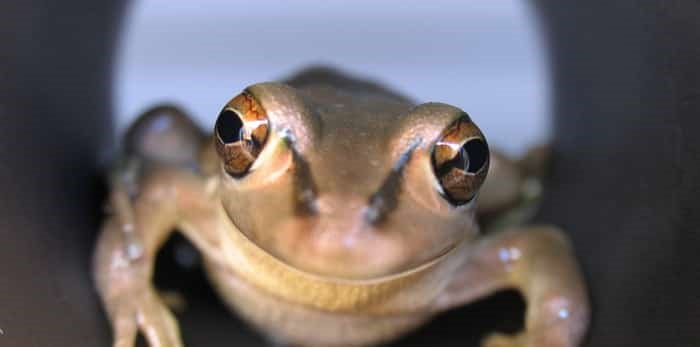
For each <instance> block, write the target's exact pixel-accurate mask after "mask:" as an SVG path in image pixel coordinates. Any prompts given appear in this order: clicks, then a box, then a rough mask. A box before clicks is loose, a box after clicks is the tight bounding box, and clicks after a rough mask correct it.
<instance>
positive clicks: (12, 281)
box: [0, 0, 126, 347]
mask: <svg viewBox="0 0 700 347" xmlns="http://www.w3.org/2000/svg"><path fill="white" fill-rule="evenodd" d="M125 7H126V6H125V2H122V1H99V2H91V1H50V0H43V1H42V0H28V1H3V2H0V44H2V49H0V163H2V169H0V192H1V194H2V196H1V197H0V283H1V284H0V329H2V334H0V346H26V347H32V346H107V345H109V339H108V337H109V333H108V329H107V325H106V321H105V320H104V318H102V317H103V313H102V311H101V309H100V308H99V305H98V299H97V296H96V295H95V291H94V289H93V287H92V281H91V279H90V271H89V268H90V255H91V252H92V247H93V244H94V237H95V235H96V231H97V226H98V219H99V216H100V215H101V213H102V212H101V208H100V207H101V205H102V204H101V201H102V199H103V195H102V193H103V189H102V187H101V183H100V182H101V178H100V175H101V172H100V168H99V165H100V163H99V161H100V155H101V153H105V152H106V151H107V150H108V148H109V146H111V141H112V121H111V112H112V100H111V97H112V95H111V94H112V93H111V81H112V78H111V77H112V63H113V60H114V56H115V54H114V50H115V43H116V42H117V40H116V38H117V34H118V29H119V27H120V23H121V20H122V18H123V13H124V10H125Z"/></svg>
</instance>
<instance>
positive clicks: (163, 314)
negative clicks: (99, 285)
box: [111, 290, 183, 347]
mask: <svg viewBox="0 0 700 347" xmlns="http://www.w3.org/2000/svg"><path fill="white" fill-rule="evenodd" d="M130 298H131V301H127V300H120V302H122V303H126V304H121V305H118V306H117V307H112V308H111V309H112V311H113V312H112V329H113V334H114V344H113V346H114V347H133V346H134V343H135V340H136V335H137V333H138V332H139V331H141V333H142V334H143V336H144V337H145V338H146V341H148V345H149V346H151V347H157V346H169V347H182V346H183V345H182V340H181V338H180V334H179V329H178V327H177V323H176V322H175V318H174V317H173V315H172V313H171V312H170V311H169V310H168V308H167V306H165V304H163V303H162V302H160V300H158V296H157V293H156V292H155V290H146V291H144V292H142V293H139V294H135V295H134V294H131V295H130Z"/></svg>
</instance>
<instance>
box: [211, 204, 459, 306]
mask: <svg viewBox="0 0 700 347" xmlns="http://www.w3.org/2000/svg"><path fill="white" fill-rule="evenodd" d="M220 209H221V218H222V219H223V220H224V221H225V222H224V224H225V225H226V227H225V228H223V229H222V230H226V231H227V234H228V235H226V237H223V239H224V240H227V241H225V242H223V243H222V249H223V251H224V254H225V257H227V259H226V263H227V264H229V265H230V266H228V267H229V268H230V269H232V270H231V271H233V272H234V273H235V275H236V276H238V277H240V278H242V279H244V280H246V281H248V282H250V283H251V284H253V285H255V286H256V287H258V288H259V289H261V290H263V291H265V292H267V293H268V294H271V295H273V296H275V297H278V298H281V299H284V300H286V301H289V302H292V303H296V304H300V305H304V306H308V307H312V308H315V309H319V310H323V311H331V312H347V313H364V314H392V313H398V311H401V312H411V311H418V310H424V309H425V307H427V306H429V305H430V304H431V303H432V302H433V300H434V299H435V298H436V297H437V295H438V294H439V293H441V292H442V291H443V290H444V288H445V287H446V285H447V281H446V279H448V278H450V277H451V276H449V275H448V273H452V272H453V271H454V270H455V269H456V267H457V266H458V265H459V261H445V260H446V259H451V258H455V257H453V256H452V255H454V254H455V253H457V252H455V250H456V249H461V248H462V247H460V245H461V244H462V243H463V242H458V243H457V244H456V245H455V246H453V247H452V248H450V249H449V250H447V251H445V252H444V253H443V254H441V255H440V256H438V257H436V258H435V259H433V260H431V261H430V262H427V263H425V264H422V265H419V266H417V267H415V268H412V269H409V270H406V271H403V272H400V273H397V274H393V275H388V276H383V277H379V278H373V279H361V280H354V279H343V278H333V277H326V276H321V275H317V274H313V273H309V272H305V271H303V270H301V269H298V268H296V267H293V266H291V265H289V264H287V263H285V262H283V261H282V260H280V259H279V258H277V257H275V256H273V255H272V254H270V253H268V252H267V251H265V250H264V249H262V248H261V247H260V246H258V245H257V244H256V243H254V242H253V241H251V240H250V239H249V238H248V237H247V236H246V235H245V234H243V233H242V232H240V231H239V230H238V228H237V227H236V226H235V225H234V224H233V223H232V222H231V220H230V218H229V217H228V214H227V213H226V211H225V210H224V208H223V207H221V208H220ZM230 231H233V232H230ZM416 292H419V295H411V293H416Z"/></svg>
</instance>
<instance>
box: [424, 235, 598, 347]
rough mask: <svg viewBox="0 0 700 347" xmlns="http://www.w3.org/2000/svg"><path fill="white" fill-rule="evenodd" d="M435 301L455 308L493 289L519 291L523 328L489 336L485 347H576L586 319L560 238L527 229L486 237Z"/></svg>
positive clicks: (582, 294) (578, 282)
mask: <svg viewBox="0 0 700 347" xmlns="http://www.w3.org/2000/svg"><path fill="white" fill-rule="evenodd" d="M471 252H472V253H470V255H469V256H468V258H467V260H466V262H465V264H464V265H463V267H462V269H461V270H460V272H459V274H458V275H457V276H456V278H455V280H454V282H453V283H452V284H451V285H450V286H449V287H448V290H447V291H446V293H445V294H444V295H443V296H442V297H441V298H440V300H439V301H438V306H440V307H441V308H443V309H444V308H449V307H455V306H459V305H462V304H465V303H467V302H470V301H473V300H475V299H477V298H479V297H483V296H486V295H488V294H491V293H493V292H495V291H497V290H501V289H507V288H514V289H517V290H519V291H520V292H521V293H522V295H523V297H524V298H525V301H526V303H527V312H526V317H525V329H524V331H523V332H521V333H520V334H518V335H516V336H506V335H503V334H493V335H491V336H488V337H487V338H486V339H485V340H484V341H483V343H482V345H483V346H485V347H501V346H502V347H506V346H508V347H510V346H533V347H535V346H553V347H554V346H556V347H559V346H572V347H573V346H579V345H580V344H581V341H582V339H583V336H584V334H585V330H586V327H587V326H588V321H589V308H588V297H587V292H586V287H585V285H584V282H583V278H582V276H581V273H580V270H579V267H578V264H577V263H576V260H575V258H574V255H573V252H572V249H571V247H570V245H569V243H568V241H567V239H566V237H565V235H564V234H563V233H562V232H561V231H560V230H558V229H556V228H554V227H549V226H532V227H524V228H518V229H511V230H508V231H504V232H500V233H496V234H493V235H488V236H486V237H485V238H484V239H483V240H482V241H480V243H478V244H477V245H476V246H475V248H474V249H473V250H471Z"/></svg>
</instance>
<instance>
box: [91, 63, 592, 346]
mask: <svg viewBox="0 0 700 347" xmlns="http://www.w3.org/2000/svg"><path fill="white" fill-rule="evenodd" d="M245 95H246V96H245V97H246V99H245V100H244V101H246V102H249V101H250V102H254V103H256V104H254V105H253V106H251V107H256V108H255V110H256V112H258V111H260V112H264V116H265V117H266V119H267V120H268V121H269V124H268V126H269V132H267V136H266V140H265V142H264V146H262V147H261V148H260V150H259V151H257V152H255V156H256V157H255V158H254V161H253V162H252V164H251V165H250V167H249V168H246V169H245V171H244V173H243V174H241V175H238V174H237V175H235V176H237V177H234V176H232V175H231V174H230V172H227V171H226V170H232V167H233V168H234V169H235V167H236V166H237V165H239V166H240V165H242V164H241V163H243V164H245V163H246V162H245V161H241V160H240V158H238V157H237V159H236V161H229V160H228V159H226V158H225V156H226V154H225V153H228V152H226V151H223V150H222V148H223V147H222V144H221V143H219V152H218V154H217V150H216V146H217V145H216V143H217V141H221V140H220V137H217V136H214V138H212V137H211V136H205V135H203V134H202V133H201V132H200V131H199V130H198V129H196V127H195V126H194V125H193V124H192V122H191V121H190V120H189V119H188V118H187V117H186V116H185V115H184V114H183V113H182V112H181V111H178V110H177V109H175V108H169V107H161V108H155V109H153V110H151V111H150V112H149V113H147V114H146V115H144V116H142V118H141V119H140V120H139V121H138V122H137V123H136V124H135V125H134V126H133V127H132V128H131V129H130V131H129V132H128V134H127V138H126V139H125V142H126V143H125V145H126V146H125V148H126V149H127V150H126V152H125V153H124V155H123V158H122V160H121V162H120V164H119V166H118V168H117V169H115V171H114V176H113V178H112V181H111V182H112V192H111V197H110V202H111V206H112V211H113V213H112V214H111V216H110V217H108V218H107V219H106V220H105V223H104V225H103V228H102V232H101V235H100V238H99V241H98V245H97V250H96V253H95V261H94V276H95V281H96V284H97V288H98V291H99V293H100V295H101V297H102V299H103V303H104V306H105V308H106V311H107V313H108V316H109V318H110V321H111V322H112V327H113V333H114V346H122V347H126V346H133V344H134V340H135V336H136V334H137V332H138V331H139V330H140V331H141V332H142V333H144V335H145V336H146V339H147V340H148V342H149V344H150V345H151V346H182V342H181V340H180V337H179V331H178V328H177V324H176V321H175V319H174V317H173V316H172V314H171V313H170V311H169V309H168V308H167V307H166V306H165V304H164V303H163V302H162V300H161V299H160V298H159V296H158V295H157V293H156V292H155V290H154V288H153V286H152V283H151V277H152V274H153V265H154V260H155V257H156V253H157V252H158V249H159V248H160V246H161V245H162V244H163V242H164V241H165V240H166V239H167V238H168V237H169V236H170V234H171V233H172V232H173V230H174V229H176V228H177V229H178V230H180V231H181V232H182V233H183V234H184V235H185V236H186V237H187V238H188V239H189V240H190V241H191V242H192V243H193V244H194V245H195V247H197V248H198V249H199V251H200V252H201V254H202V256H203V258H204V262H205V265H206V269H207V271H208V273H209V277H210V279H211V281H212V282H213V283H214V285H215V287H216V288H217V289H218V292H219V293H220V295H221V296H222V297H223V298H224V299H225V301H226V302H227V303H229V304H230V306H231V307H233V308H234V309H235V311H236V312H238V313H239V314H240V315H241V316H242V317H243V318H244V319H246V320H247V321H249V322H250V323H251V324H252V325H254V326H256V327H257V328H259V330H260V331H261V332H262V333H263V334H266V335H267V336H269V337H270V338H271V339H272V340H274V341H277V342H282V343H284V344H291V345H301V346H317V347H321V346H372V345H376V344H379V343H381V342H385V341H387V340H391V339H393V338H396V337H398V336H400V335H401V334H403V333H405V332H407V331H410V330H411V329H414V328H416V327H417V326H419V325H421V324H422V323H424V322H426V321H427V320H429V319H430V318H431V317H433V316H434V315H436V314H438V313H440V312H442V311H445V310H447V309H450V308H453V307H456V306H460V305H464V304H467V303H469V302H471V301H474V300H476V299H478V298H481V297H484V296H487V295H489V294H491V293H493V292H495V291H497V290H501V289H505V288H515V289H517V290H519V291H520V292H522V294H523V296H524V298H525V299H526V301H527V304H528V309H527V313H526V324H525V329H524V331H523V332H521V333H520V334H518V335H515V336H505V335H500V334H494V335H491V336H489V337H487V338H486V339H485V340H484V341H483V345H484V346H577V345H579V344H580V342H581V340H582V338H583V335H584V333H585V329H586V327H587V324H588V319H589V318H588V316H589V312H588V303H587V296H586V289H585V286H584V283H583V279H582V277H581V275H580V272H579V270H578V266H577V264H576V261H575V259H574V257H573V255H572V252H571V248H570V246H569V244H568V242H567V240H566V237H565V236H564V235H563V234H562V233H561V232H560V231H559V230H557V229H556V228H554V227H551V226H529V227H516V228H510V229H508V230H503V231H499V232H495V233H489V234H486V235H483V234H481V233H480V231H479V226H478V225H477V223H476V213H477V210H476V209H477V198H476V193H477V192H478V193H479V194H478V195H479V196H478V200H479V201H478V210H479V211H478V212H479V213H488V214H492V215H493V214H494V213H496V212H498V211H501V210H503V209H506V208H508V207H511V206H513V205H515V204H516V202H517V201H518V200H519V199H520V198H521V195H522V194H521V193H522V191H523V185H524V183H523V182H525V179H524V177H523V174H522V173H521V171H520V170H521V168H523V167H527V165H522V164H518V163H515V162H513V161H510V160H509V159H507V158H506V157H505V156H503V155H500V154H497V153H492V154H491V157H490V165H489V162H488V161H487V162H486V164H485V166H484V168H483V171H479V172H478V174H475V175H473V177H472V176H469V177H467V181H466V183H464V182H462V183H464V184H461V183H460V182H457V183H460V184H461V185H460V184H458V185H457V187H458V188H455V189H459V187H462V186H463V187H465V188H464V189H465V191H462V192H459V191H455V192H456V196H460V197H461V196H467V197H468V196H474V198H473V199H472V200H470V201H468V202H466V203H461V202H460V204H459V205H457V204H456V203H455V201H450V199H449V198H448V196H446V194H445V192H444V191H443V190H442V188H441V184H442V181H440V180H438V178H436V170H435V167H434V165H435V164H434V163H433V161H432V160H431V158H432V157H431V156H432V155H433V151H434V148H436V147H435V146H436V145H435V144H436V141H438V140H439V139H440V138H441V136H442V135H441V134H444V133H445V131H446V130H447V129H449V128H450V126H451V125H453V124H455V121H456V120H457V119H463V120H465V121H467V122H469V123H468V124H467V125H468V126H463V127H462V128H460V130H459V131H452V132H451V133H450V134H451V135H449V136H448V137H455V138H456V139H457V140H456V141H459V139H466V138H476V139H479V140H484V139H483V136H482V135H481V133H480V131H479V130H478V128H477V127H476V126H475V125H473V123H471V121H470V120H469V118H468V117H467V116H466V114H465V113H463V112H462V111H461V110H459V109H457V108H454V107H452V106H448V105H444V104H438V103H428V104H422V105H418V106H415V105H414V104H413V103H412V102H411V101H410V100H408V99H406V98H404V97H402V96H400V95H397V94H395V93H393V92H390V91H387V90H385V89H384V88H382V87H380V86H378V85H376V84H373V83H370V82H366V81H361V80H355V79H352V78H349V77H345V76H342V75H340V74H338V73H335V72H333V71H328V70H323V69H312V70H308V71H305V72H302V73H301V74H299V75H297V76H296V77H294V78H292V79H290V80H288V81H287V82H286V83H262V84H257V85H253V86H251V87H249V88H248V89H247V90H246V92H245ZM234 100H237V101H234ZM234 100H232V101H231V103H230V104H228V106H227V107H234V106H235V107H238V108H240V107H241V106H240V105H241V104H242V103H241V100H242V99H241V98H240V97H239V99H234ZM232 105H233V106H232ZM246 107H248V106H246ZM244 118H245V117H244ZM252 118H259V119H262V118H261V116H260V114H259V113H255V114H254V117H252ZM246 122H247V121H246ZM217 124H218V123H217ZM246 126H247V125H246ZM260 134H264V132H259V134H258V135H256V136H262V135H260ZM483 143H484V144H485V140H484V142H483ZM446 148H447V149H449V147H446ZM445 155H448V156H449V153H448V154H444V152H441V154H440V156H441V157H440V158H441V159H439V162H442V161H444V160H443V159H444V158H443V157H444V156H445ZM226 163H228V166H226V165H225V164H226ZM489 166H490V169H489ZM530 166H533V165H530ZM486 170H489V174H488V178H487V179H486V182H485V183H484V184H483V185H481V181H478V180H477V179H478V177H477V176H479V175H481V176H484V175H486ZM529 170H530V171H533V170H535V169H529ZM392 175H393V176H392Z"/></svg>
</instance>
